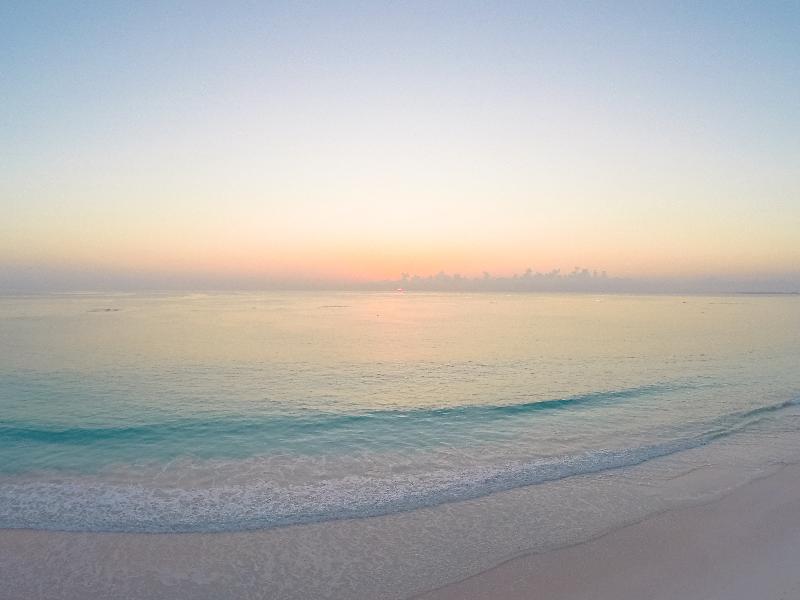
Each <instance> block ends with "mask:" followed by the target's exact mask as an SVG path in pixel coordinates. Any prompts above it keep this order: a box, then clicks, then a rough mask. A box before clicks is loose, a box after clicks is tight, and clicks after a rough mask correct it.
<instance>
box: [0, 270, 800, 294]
mask: <svg viewBox="0 0 800 600" xmlns="http://www.w3.org/2000/svg"><path fill="white" fill-rule="evenodd" d="M397 289H403V290H406V291H443V292H444V291H451V292H586V293H739V292H743V293H747V292H750V293H800V272H798V273H789V274H785V275H784V276H771V277H755V276H754V277H750V278H747V277H740V278H725V277H695V278H689V277H684V278H647V277H639V278H635V277H616V276H613V275H610V274H608V273H606V271H603V270H594V269H588V268H582V267H574V268H573V269H572V270H569V271H562V270H561V269H552V270H550V271H546V272H538V271H534V270H533V269H531V268H527V269H525V270H524V271H522V273H519V274H517V273H515V274H513V275H510V276H494V275H492V274H491V273H489V272H486V271H484V272H483V273H482V274H481V275H480V276H464V275H461V274H460V273H454V274H452V275H451V274H448V273H446V272H444V271H440V272H439V273H437V274H436V275H427V276H421V275H413V274H411V273H407V272H406V273H401V274H400V275H399V277H398V278H397V279H385V280H374V281H348V280H331V279H316V278H308V277H302V276H298V277H295V278H283V279H275V278H269V277H257V276H252V277H243V276H226V275H223V274H218V273H208V274H191V273H160V274H153V273H145V272H135V273H134V272H111V271H100V270H89V269H84V270H79V269H66V268H62V269H59V268H56V267H43V266H28V267H22V266H3V265H0V293H31V292H33V293H35V292H62V291H139V290H141V291H145V290H165V291H168V290H219V291H225V290H228V291H233V290H366V291H388V290H397Z"/></svg>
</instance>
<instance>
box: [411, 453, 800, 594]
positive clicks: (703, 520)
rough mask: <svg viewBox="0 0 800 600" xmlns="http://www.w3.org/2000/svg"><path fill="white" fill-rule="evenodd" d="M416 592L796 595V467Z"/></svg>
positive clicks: (799, 530) (799, 498) (799, 508)
mask: <svg viewBox="0 0 800 600" xmlns="http://www.w3.org/2000/svg"><path fill="white" fill-rule="evenodd" d="M416 598H417V600H472V599H485V598H502V599H504V600H521V599H526V600H530V599H536V600H562V599H563V600H567V599H568V600H584V599H586V600H644V599H647V600H661V599H663V600H667V599H669V600H712V599H713V600H797V599H800V468H798V467H797V466H789V467H786V468H784V469H783V470H781V471H780V472H779V473H777V474H775V475H772V476H770V477H766V478H763V479H760V480H756V481H753V482H751V483H749V484H747V485H745V486H743V487H741V488H739V489H737V490H735V491H733V492H732V493H730V494H729V495H727V496H725V497H724V498H722V499H720V500H717V501H715V502H712V503H710V504H706V505H704V506H697V507H691V508H684V509H681V510H676V511H670V512H666V513H663V514H661V515H657V516H654V517H651V518H648V519H646V520H644V521H642V522H640V523H636V524H634V525H629V526H627V527H623V528H621V529H617V530H614V531H612V532H610V533H608V534H606V535H604V536H602V537H600V538H597V539H595V540H592V541H589V542H584V543H582V544H578V545H575V546H571V547H568V548H562V549H560V550H555V551H551V552H545V553H541V554H534V555H530V556H523V557H520V558H516V559H513V560H510V561H508V562H506V563H504V564H502V565H500V566H498V567H495V568H493V569H490V570H489V571H486V572H484V573H480V574H478V575H475V576H473V577H469V578H467V579H464V580H462V581H460V582H458V583H453V584H450V585H447V586H445V587H443V588H440V589H438V590H434V591H431V592H428V593H425V594H422V595H419V596H417V597H416Z"/></svg>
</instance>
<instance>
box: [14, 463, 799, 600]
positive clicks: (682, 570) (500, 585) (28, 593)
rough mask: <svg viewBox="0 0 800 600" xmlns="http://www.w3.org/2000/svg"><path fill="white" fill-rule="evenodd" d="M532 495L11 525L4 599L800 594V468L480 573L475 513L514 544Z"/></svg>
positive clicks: (742, 597)
mask: <svg viewBox="0 0 800 600" xmlns="http://www.w3.org/2000/svg"><path fill="white" fill-rule="evenodd" d="M695 476H697V477H701V476H702V477H705V475H704V474H703V471H697V472H696V474H695ZM611 483H613V482H610V484H611ZM579 485H580V482H579V481H576V482H575V486H576V488H575V489H578V487H577V486H579ZM615 485H616V484H615ZM534 488H535V486H534ZM534 488H528V489H522V490H518V491H515V492H513V493H508V494H505V495H499V496H498V497H497V498H488V499H484V500H479V501H475V502H468V503H455V504H453V505H448V506H445V507H440V508H438V509H434V510H421V511H413V512H410V513H405V514H398V515H393V516H390V517H385V518H376V519H356V520H350V521H340V522H331V523H324V524H318V525H311V526H301V527H288V528H281V529H275V530H266V531H255V532H240V533H230V534H117V533H109V534H103V533H69V532H48V531H31V530H4V531H0V574H1V575H2V577H1V579H2V585H1V586H0V598H2V599H4V600H5V599H8V600H11V599H14V600H18V599H22V598H24V599H26V600H38V599H45V598H48V599H49V598H54V599H55V598H58V599H63V600H69V599H78V598H80V599H81V600H89V599H94V598H131V599H139V598H142V599H180V598H187V599H188V598H192V599H205V598H208V599H211V598H214V599H224V598H233V599H241V598H270V599H272V598H274V599H294V598H303V599H313V598H337V599H338V598H342V599H345V598H346V599H348V600H358V599H365V600H366V599H379V598H380V599H384V598H385V599H399V598H408V597H415V598H418V599H419V600H456V599H459V600H470V599H484V598H507V599H509V600H514V599H522V598H525V599H536V600H561V599H563V600H567V599H569V600H581V599H587V600H588V599H592V600H604V599H609V600H611V599H613V600H641V599H643V598H648V599H652V600H659V599H671V600H672V599H680V600H693V599H697V600H711V599H719V600H722V599H725V600H753V599H755V598H758V599H759V600H778V599H784V600H790V599H795V598H800V569H798V568H797V551H798V549H800V467H798V466H787V467H784V468H782V469H781V470H780V471H779V472H777V473H776V474H773V475H770V476H768V477H764V478H762V479H759V480H756V481H753V482H751V483H748V484H745V485H743V486H741V487H737V488H736V489H734V490H733V491H732V492H730V493H729V494H728V495H726V496H724V497H722V498H721V499H718V500H715V501H712V502H709V503H706V504H703V505H699V506H697V505H696V506H693V507H689V508H682V509H677V510H672V511H668V512H663V513H661V514H658V515H656V516H653V517H649V518H646V519H644V520H641V521H640V522H638V523H635V524H633V525H627V526H624V527H621V528H617V529H614V530H612V531H610V532H608V533H605V534H604V535H601V536H600V537H596V538H595V539H593V540H591V541H588V542H584V543H580V544H576V545H572V546H569V547H565V548H561V549H558V550H552V551H547V552H541V553H536V554H523V555H522V556H520V555H519V553H520V552H524V549H523V548H520V549H519V551H518V552H516V554H515V556H516V558H513V559H511V560H508V561H506V562H505V563H503V564H501V565H500V566H497V567H495V568H492V569H490V570H488V571H484V572H481V573H479V574H477V575H471V574H474V573H476V572H479V571H480V570H481V568H482V567H481V559H480V557H481V556H483V555H484V553H485V551H486V547H485V546H484V547H482V544H487V543H493V542H491V541H490V540H489V538H487V536H486V531H487V529H484V530H483V531H476V528H475V525H476V524H477V521H475V520H474V518H470V516H469V515H472V517H474V516H475V515H476V514H481V515H482V516H481V520H480V522H481V524H482V525H483V526H484V527H486V528H488V531H492V532H493V533H494V534H495V540H497V542H496V543H498V544H499V543H500V541H502V542H503V543H509V540H511V539H512V538H513V537H514V535H515V532H516V531H517V530H519V529H520V526H519V523H521V522H523V521H520V520H525V519H528V520H529V519H531V518H532V517H531V514H530V513H528V514H527V515H525V514H524V512H523V511H520V510H519V507H520V506H523V504H522V503H523V502H525V503H529V502H530V498H526V495H528V494H531V493H537V494H541V493H542V490H536V489H534ZM517 503H519V504H517ZM527 505H528V506H530V504H527ZM490 507H492V510H490V511H488V512H487V509H489V508H490ZM565 525H567V526H568V525H569V524H565ZM454 530H457V535H459V536H461V538H460V539H462V542H463V543H462V545H463V547H464V548H469V547H474V550H475V551H474V554H472V555H469V554H465V553H463V552H462V553H461V554H456V553H453V552H452V551H449V550H448V547H447V544H448V542H447V539H451V540H452V539H453V538H452V537H448V536H447V535H445V534H449V535H452V533H453V531H454ZM398 532H402V535H399V534H398ZM471 532H472V533H471ZM470 536H473V537H470ZM487 540H489V541H487ZM514 543H516V542H514ZM453 573H463V575H462V576H461V580H460V581H458V582H457V583H451V584H449V585H446V586H444V587H440V588H438V589H435V590H432V591H427V592H426V590H431V588H432V587H434V586H435V585H436V583H433V584H432V582H437V581H439V582H441V581H448V580H450V581H452V580H454V579H459V577H458V576H456V577H453V575H452V574H453ZM470 575H471V576H470Z"/></svg>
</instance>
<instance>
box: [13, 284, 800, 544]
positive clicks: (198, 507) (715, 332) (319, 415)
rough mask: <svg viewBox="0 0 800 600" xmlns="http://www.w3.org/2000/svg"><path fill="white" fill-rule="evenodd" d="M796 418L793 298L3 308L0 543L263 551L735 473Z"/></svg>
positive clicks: (212, 297) (279, 300)
mask: <svg viewBox="0 0 800 600" xmlns="http://www.w3.org/2000/svg"><path fill="white" fill-rule="evenodd" d="M798 402H800V297H797V296H747V295H738V296H727V297H700V296H687V297H680V296H592V295H533V294H511V295H503V294H473V295H470V294H456V293H449V294H435V293H406V294H403V293H355V292H354V293H318V292H313V293H312V292H306V293H302V292H300V293H298V292H292V293H289V292H285V293H241V294H191V295H167V294H151V295H140V294H130V295H96V294H71V295H49V296H43V295H42V296H13V297H12V296H6V297H3V298H0V527H2V528H36V529H58V530H82V531H140V532H161V531H173V532H188V531H236V530H243V529H255V528H269V527H275V526H282V525H288V524H296V523H307V522H316V521H326V520H332V519H341V518H350V517H360V516H372V515H381V514H390V513H394V512H398V511H408V510H412V509H415V508H419V507H422V506H435V505H440V504H444V503H450V502H454V501H459V500H464V499H468V498H477V497H482V496H486V495H489V494H493V493H496V492H499V491H502V490H510V489H513V488H518V487H522V486H536V485H542V486H544V485H546V484H548V483H549V482H556V481H562V480H565V479H574V478H581V477H582V478H583V479H580V481H582V482H583V483H581V485H585V486H591V485H592V482H593V481H595V480H597V479H598V478H602V477H603V476H604V474H606V473H609V472H612V471H614V472H619V471H620V470H624V469H633V468H635V467H637V466H641V465H644V464H648V463H650V462H652V461H658V460H660V459H663V458H664V457H680V456H681V453H685V452H694V453H695V454H694V456H696V454H697V452H698V451H705V450H704V449H708V450H709V452H711V450H712V449H714V448H716V449H717V450H716V453H713V452H712V453H710V454H709V456H712V455H713V456H715V457H719V456H720V455H721V454H720V451H719V449H720V448H724V449H725V452H724V454H725V455H726V456H745V455H746V456H747V465H746V468H747V469H748V470H750V471H752V472H753V473H755V472H757V471H758V469H759V468H760V467H763V468H765V469H766V468H769V467H770V466H773V465H775V464H777V463H778V462H780V461H785V460H788V459H789V458H791V457H792V456H800V455H798V447H799V446H800V443H798V441H797V438H798V437H800V436H798V435H797V434H798V432H800V419H798V416H800V410H798V407H797V406H796V403H798ZM709 460H711V459H710V458H709ZM714 460H719V459H718V458H715V459H714ZM731 464H732V466H733V467H736V465H737V464H738V463H736V461H732V462H731ZM742 468H745V467H744V466H743V467H742ZM637 473H641V474H640V475H637V477H639V478H641V479H642V480H641V481H640V482H638V484H641V485H642V486H649V487H648V489H650V490H651V491H652V494H651V495H652V496H653V497H655V496H658V489H659V488H658V486H659V485H661V484H662V483H663V482H662V481H661V480H659V479H658V478H657V477H655V476H654V475H652V474H651V475H648V473H651V471H648V470H646V469H645V470H641V469H640V470H639V471H637ZM648 477H650V479H648ZM667 479H668V478H665V479H664V481H667ZM574 480H575V481H578V480H579V479H574ZM543 501H544V500H543ZM562 501H563V498H562V499H561V500H559V502H562ZM609 504H611V505H613V502H612V503H609ZM541 508H542V510H545V509H546V510H547V511H552V510H553V508H554V507H541Z"/></svg>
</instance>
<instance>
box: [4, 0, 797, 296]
mask: <svg viewBox="0 0 800 600" xmlns="http://www.w3.org/2000/svg"><path fill="white" fill-rule="evenodd" d="M0 140H2V144H0V152H1V154H0V274H2V273H6V277H7V278H8V281H7V282H6V283H8V282H9V281H11V279H13V277H15V274H19V273H21V272H27V273H29V274H30V273H31V272H34V273H36V272H39V273H41V274H43V275H42V276H43V277H51V276H52V277H56V276H62V277H66V278H67V279H68V278H69V276H70V275H69V274H70V273H84V274H86V273H89V274H91V273H103V274H108V273H114V274H116V275H117V276H120V277H125V276H127V275H126V274H130V275H131V276H136V277H138V278H140V279H141V280H142V281H147V278H148V277H150V276H151V275H152V276H153V277H154V278H157V277H163V276H165V275H169V274H180V273H183V274H186V273H190V274H203V276H207V277H209V278H211V280H215V278H217V279H218V280H219V281H224V280H236V279H237V278H239V279H241V278H244V279H247V278H263V279H264V280H271V279H278V280H292V279H295V278H296V279H309V278H320V279H336V280H352V281H358V280H367V279H382V278H395V277H397V276H398V274H399V273H400V272H411V273H419V274H421V275H427V274H430V273H436V272H438V271H440V270H445V271H448V272H451V273H453V272H460V273H463V274H465V275H475V274H478V273H480V272H481V271H484V270H486V271H490V272H492V273H497V274H510V273H513V272H521V271H523V270H524V269H525V268H526V267H532V268H534V269H535V270H549V269H552V268H571V267H572V266H573V265H581V266H585V267H588V268H590V269H602V270H607V271H608V272H609V273H611V274H614V275H618V276H625V277H667V278H668V277H699V276H717V277H735V278H748V277H753V278H773V277H774V278H784V279H785V278H790V279H794V280H798V281H800V3H797V2H752V3H748V2H729V3H719V2H622V1H614V2H485V3H484V2H418V3H417V2H392V3H377V2H363V3H361V2H345V3H337V2H319V3H315V2H297V3H286V4H284V3H277V2H276V3H269V2H247V3H234V2H231V3H229V2H199V1H198V2H185V3H159V2H110V1H104V2H97V3H93V2H80V3H79V2H64V3H61V2H44V3H39V2H30V1H27V0H26V1H24V2H14V1H6V2H3V3H2V4H0ZM82 281H83V282H84V283H85V279H84V280H82ZM9 285H13V282H11V283H10V284H9ZM0 287H2V282H0Z"/></svg>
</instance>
